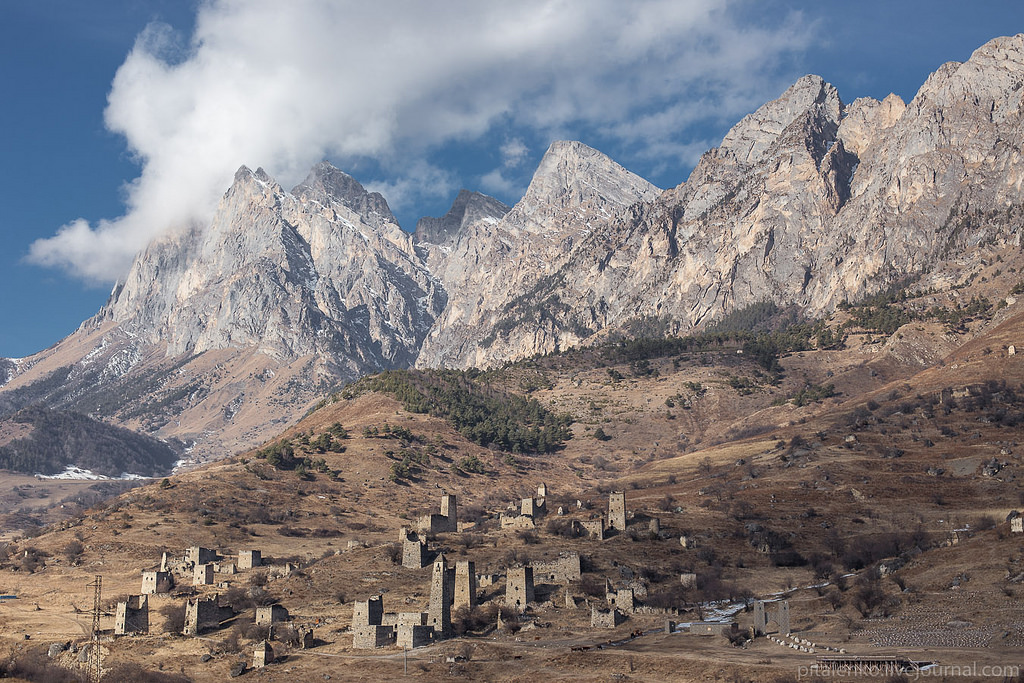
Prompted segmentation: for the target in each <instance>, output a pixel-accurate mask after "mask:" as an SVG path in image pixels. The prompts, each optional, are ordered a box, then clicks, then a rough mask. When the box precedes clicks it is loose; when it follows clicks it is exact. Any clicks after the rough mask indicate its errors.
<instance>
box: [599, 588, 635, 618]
mask: <svg viewBox="0 0 1024 683" xmlns="http://www.w3.org/2000/svg"><path fill="white" fill-rule="evenodd" d="M605 600H606V601H607V602H608V605H609V606H611V607H615V608H618V609H620V610H622V611H623V612H632V611H633V609H634V600H635V597H634V594H633V589H632V588H620V589H618V590H613V589H611V587H609V588H608V589H607V590H606V592H605Z"/></svg>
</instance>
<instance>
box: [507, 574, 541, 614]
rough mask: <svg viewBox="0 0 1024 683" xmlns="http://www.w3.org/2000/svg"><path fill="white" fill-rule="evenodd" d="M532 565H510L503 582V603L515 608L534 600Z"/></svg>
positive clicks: (523, 606) (523, 607)
mask: <svg viewBox="0 0 1024 683" xmlns="http://www.w3.org/2000/svg"><path fill="white" fill-rule="evenodd" d="M534 600H535V598H534V593H533V567H511V568H509V570H508V577H507V580H506V582H505V603H506V604H508V605H509V606H510V607H515V608H516V609H517V610H520V611H522V610H524V609H526V605H527V604H528V603H531V602H534Z"/></svg>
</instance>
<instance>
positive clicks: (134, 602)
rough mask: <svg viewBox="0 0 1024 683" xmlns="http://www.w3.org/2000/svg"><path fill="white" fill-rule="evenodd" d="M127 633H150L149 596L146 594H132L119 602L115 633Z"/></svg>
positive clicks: (115, 619)
mask: <svg viewBox="0 0 1024 683" xmlns="http://www.w3.org/2000/svg"><path fill="white" fill-rule="evenodd" d="M127 633H149V598H148V597H146V596H145V595H130V596H128V599H127V600H122V601H121V602H119V603H117V614H116V616H115V617H114V635H116V636H121V635H125V634H127Z"/></svg>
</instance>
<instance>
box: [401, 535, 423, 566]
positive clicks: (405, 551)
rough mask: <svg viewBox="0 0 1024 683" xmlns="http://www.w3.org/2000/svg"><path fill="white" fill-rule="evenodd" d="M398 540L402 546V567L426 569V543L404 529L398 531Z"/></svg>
mask: <svg viewBox="0 0 1024 683" xmlns="http://www.w3.org/2000/svg"><path fill="white" fill-rule="evenodd" d="M398 538H399V541H400V542H401V544H402V566H403V567H405V568H406V569H421V568H423V567H426V566H427V562H428V557H429V554H428V552H427V542H426V541H425V540H424V539H421V538H420V537H419V536H417V535H416V532H413V531H409V530H408V529H407V528H405V527H402V529H401V531H399V534H398Z"/></svg>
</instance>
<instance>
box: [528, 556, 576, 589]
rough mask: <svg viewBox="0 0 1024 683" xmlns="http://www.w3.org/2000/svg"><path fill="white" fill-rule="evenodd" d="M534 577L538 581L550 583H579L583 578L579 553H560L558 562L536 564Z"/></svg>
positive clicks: (534, 564) (534, 565)
mask: <svg viewBox="0 0 1024 683" xmlns="http://www.w3.org/2000/svg"><path fill="white" fill-rule="evenodd" d="M533 576H534V579H535V580H536V581H550V582H552V583H571V582H573V581H579V580H580V577H581V576H582V572H581V571H580V555H579V553H565V552H563V553H560V554H559V556H558V559H557V560H551V561H550V562H534V563H533Z"/></svg>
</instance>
